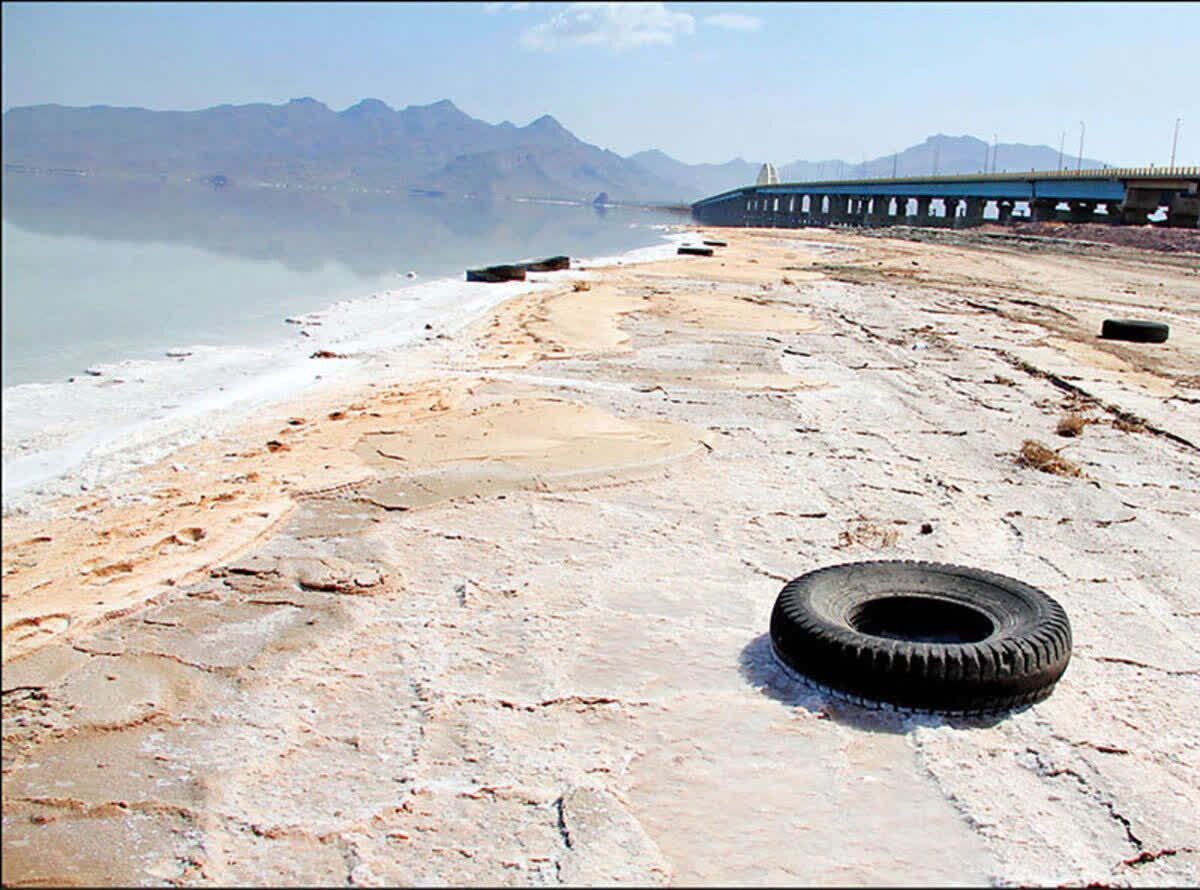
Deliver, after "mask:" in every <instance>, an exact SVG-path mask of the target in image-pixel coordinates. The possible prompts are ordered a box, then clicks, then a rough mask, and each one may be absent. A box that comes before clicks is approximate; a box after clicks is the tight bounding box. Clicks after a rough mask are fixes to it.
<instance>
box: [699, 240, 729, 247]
mask: <svg viewBox="0 0 1200 890" xmlns="http://www.w3.org/2000/svg"><path fill="white" fill-rule="evenodd" d="M701 243H702V244H703V245H704V246H705V247H728V246H729V242H727V241H702V242H701Z"/></svg>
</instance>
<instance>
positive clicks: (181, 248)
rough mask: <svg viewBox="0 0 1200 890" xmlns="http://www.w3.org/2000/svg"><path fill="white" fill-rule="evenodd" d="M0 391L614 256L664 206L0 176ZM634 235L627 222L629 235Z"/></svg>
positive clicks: (644, 240)
mask: <svg viewBox="0 0 1200 890" xmlns="http://www.w3.org/2000/svg"><path fill="white" fill-rule="evenodd" d="M3 210H4V227H3V232H4V259H5V262H4V269H3V284H4V288H3V346H4V350H3V383H4V385H5V386H9V385H13V384H17V383H27V382H37V381H47V380H52V379H59V378H62V379H65V378H66V377H67V376H68V375H71V374H78V373H81V372H82V371H83V370H84V369H85V368H86V367H88V366H89V365H91V364H94V363H97V362H112V361H118V360H120V359H123V358H152V357H157V356H161V354H162V351H163V350H164V349H165V348H168V347H172V346H177V345H181V344H196V343H204V344H211V345H230V344H244V345H256V344H260V343H265V342H266V341H267V340H269V339H270V338H278V337H282V336H285V335H287V334H291V335H294V334H295V331H294V330H292V331H284V330H282V329H283V328H284V327H286V326H285V325H284V324H283V319H284V318H285V317H287V316H289V315H296V314H302V313H305V312H310V311H313V310H316V309H321V308H324V307H325V306H328V305H329V304H330V303H332V302H334V301H336V300H341V299H346V298H353V297H360V296H365V295H367V294H370V293H375V292H379V291H385V290H391V289H393V288H399V287H404V286H406V285H407V284H409V283H411V282H408V281H407V280H406V279H405V273H406V272H408V271H409V270H415V271H416V272H417V273H419V276H420V281H428V280H429V279H431V278H442V277H454V278H457V279H460V280H461V279H462V277H463V271H464V269H466V268H467V267H468V266H475V265H480V264H488V263H500V262H512V261H514V260H519V259H524V258H528V257H537V256H552V255H557V254H567V255H570V256H596V255H612V254H616V253H621V252H624V251H626V250H630V249H632V248H635V247H640V246H643V245H647V244H651V243H654V242H655V241H656V240H657V235H656V233H654V232H653V231H651V230H649V229H648V228H647V226H649V225H651V224H655V223H678V222H681V221H683V219H682V218H681V217H679V216H677V215H674V214H669V213H666V212H663V211H644V210H632V209H621V208H616V209H611V210H610V212H608V213H606V214H601V213H597V212H596V211H595V210H594V209H593V208H592V207H590V206H588V205H564V204H549V203H526V202H517V201H509V200H503V199H497V200H490V199H486V198H482V199H465V198H452V197H416V196H411V195H407V194H380V193H351V192H322V191H299V190H294V189H287V190H284V189H267V188H243V187H238V186H232V185H231V186H226V187H222V188H213V187H212V186H211V185H205V184H203V183H194V184H165V183H156V182H147V181H144V180H143V181H129V180H119V179H115V178H114V179H104V178H91V177H89V178H86V179H84V178H76V177H66V176H34V175H29V174H16V173H13V174H6V175H5V176H4V191H3ZM631 224H636V225H634V226H631Z"/></svg>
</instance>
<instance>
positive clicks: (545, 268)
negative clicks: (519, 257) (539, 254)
mask: <svg viewBox="0 0 1200 890" xmlns="http://www.w3.org/2000/svg"><path fill="white" fill-rule="evenodd" d="M521 266H522V268H524V269H525V271H526V272H561V271H562V270H563V269H570V268H571V258H570V257H566V256H552V257H547V258H546V259H544V260H534V261H533V262H531V263H521Z"/></svg>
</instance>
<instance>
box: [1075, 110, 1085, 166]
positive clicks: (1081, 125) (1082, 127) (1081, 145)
mask: <svg viewBox="0 0 1200 890" xmlns="http://www.w3.org/2000/svg"><path fill="white" fill-rule="evenodd" d="M1086 130H1087V128H1086V127H1085V126H1084V124H1083V121H1080V122H1079V163H1078V164H1076V165H1075V172H1076V173H1078V172H1079V171H1080V170H1082V169H1083V134H1084V132H1085V131H1086Z"/></svg>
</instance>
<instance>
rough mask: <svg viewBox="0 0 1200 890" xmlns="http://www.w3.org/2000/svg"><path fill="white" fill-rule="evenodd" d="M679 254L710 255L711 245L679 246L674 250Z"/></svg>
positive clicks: (711, 253)
mask: <svg viewBox="0 0 1200 890" xmlns="http://www.w3.org/2000/svg"><path fill="white" fill-rule="evenodd" d="M675 252H676V253H677V254H679V255H680V256H712V255H713V252H712V248H711V247H681V248H679V249H678V250H676V251H675Z"/></svg>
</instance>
